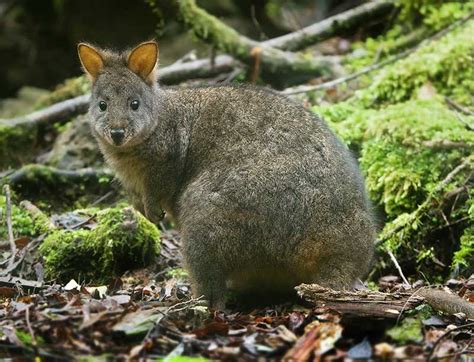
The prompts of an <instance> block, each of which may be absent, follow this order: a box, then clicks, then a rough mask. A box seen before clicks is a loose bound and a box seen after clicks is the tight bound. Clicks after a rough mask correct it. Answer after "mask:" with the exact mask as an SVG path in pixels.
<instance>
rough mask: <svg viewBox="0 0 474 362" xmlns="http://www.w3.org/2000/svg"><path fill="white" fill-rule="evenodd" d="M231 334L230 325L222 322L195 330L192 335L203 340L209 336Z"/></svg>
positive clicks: (212, 323) (211, 323) (215, 322)
mask: <svg viewBox="0 0 474 362" xmlns="http://www.w3.org/2000/svg"><path fill="white" fill-rule="evenodd" d="M228 332H229V325H228V324H227V323H224V322H220V321H212V322H210V323H208V324H206V325H205V326H204V327H202V328H198V329H195V330H194V331H193V332H192V333H193V334H194V335H196V337H198V338H201V337H204V336H207V335H209V334H220V335H221V336H226V335H227V333H228Z"/></svg>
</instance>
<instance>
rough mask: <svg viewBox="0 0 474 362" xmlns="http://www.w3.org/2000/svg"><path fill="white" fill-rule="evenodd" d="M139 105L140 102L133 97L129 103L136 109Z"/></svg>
mask: <svg viewBox="0 0 474 362" xmlns="http://www.w3.org/2000/svg"><path fill="white" fill-rule="evenodd" d="M139 105H140V102H139V101H137V100H136V99H135V100H134V101H132V102H131V103H130V108H131V109H133V110H134V111H136V110H137V109H138V106H139Z"/></svg>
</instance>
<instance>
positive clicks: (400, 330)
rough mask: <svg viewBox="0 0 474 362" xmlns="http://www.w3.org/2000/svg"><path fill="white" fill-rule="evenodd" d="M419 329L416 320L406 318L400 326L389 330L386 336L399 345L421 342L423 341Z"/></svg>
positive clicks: (419, 325) (418, 321)
mask: <svg viewBox="0 0 474 362" xmlns="http://www.w3.org/2000/svg"><path fill="white" fill-rule="evenodd" d="M421 327H422V325H421V321H420V320H419V319H418V318H406V319H404V320H403V321H402V323H401V324H400V325H397V326H395V327H392V328H390V329H389V330H388V331H387V332H386V334H387V335H388V336H389V337H390V338H392V339H393V340H394V341H395V342H397V343H399V344H407V343H410V342H421V341H422V340H423V333H422V331H421Z"/></svg>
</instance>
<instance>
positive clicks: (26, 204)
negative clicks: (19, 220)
mask: <svg viewBox="0 0 474 362" xmlns="http://www.w3.org/2000/svg"><path fill="white" fill-rule="evenodd" d="M20 206H21V207H22V208H24V209H25V210H26V211H28V213H29V214H30V215H31V217H32V218H33V219H36V220H44V221H46V222H47V225H45V226H47V227H48V229H50V230H53V229H56V225H54V223H53V222H52V221H51V220H50V219H49V217H47V216H46V214H45V213H44V212H43V211H41V210H40V209H39V208H38V207H37V206H36V205H34V204H33V203H32V202H31V201H28V200H23V201H22V202H20Z"/></svg>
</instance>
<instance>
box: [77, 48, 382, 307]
mask: <svg viewBox="0 0 474 362" xmlns="http://www.w3.org/2000/svg"><path fill="white" fill-rule="evenodd" d="M96 51H97V52H98V54H100V56H101V58H102V59H103V63H104V65H103V68H102V69H101V70H100V71H99V72H98V73H97V74H98V75H97V77H96V78H95V79H94V78H93V77H91V79H92V80H93V86H92V98H91V105H90V111H89V114H90V118H91V125H92V131H93V133H94V135H95V137H96V138H97V140H98V142H99V145H100V148H101V150H102V152H103V154H104V156H105V159H106V161H107V162H108V164H109V165H110V166H111V167H112V168H113V169H114V170H115V171H116V173H117V176H118V177H119V178H120V180H121V181H122V183H123V186H124V187H125V188H126V189H127V190H128V192H129V193H130V194H131V195H132V200H133V204H134V206H135V207H136V208H137V209H138V210H139V211H141V212H143V213H144V214H145V215H146V216H147V217H148V218H149V219H150V220H151V221H154V222H157V221H158V220H159V218H160V215H161V209H162V208H163V209H165V210H166V211H167V213H168V214H170V215H171V216H172V217H173V218H174V220H175V221H176V224H177V227H178V230H179V231H180V233H181V236H182V241H183V249H182V253H183V256H184V260H185V265H186V268H187V270H188V271H189V273H190V276H191V278H192V281H193V288H194V293H195V294H196V295H201V294H204V295H205V296H206V298H207V299H208V300H209V302H210V304H211V305H213V306H217V307H222V306H223V303H224V293H225V290H226V286H230V287H232V288H233V289H236V290H237V291H240V292H243V293H251V294H252V293H253V294H257V293H270V294H271V293H275V294H277V293H278V294H280V293H281V292H284V291H291V290H292V289H293V287H294V286H296V285H297V284H299V283H302V282H306V283H311V282H315V283H318V284H321V285H324V286H328V287H332V288H335V289H343V288H350V287H352V285H353V283H354V282H355V281H356V279H357V278H359V277H360V276H363V275H364V274H365V273H366V272H367V271H368V268H369V264H370V261H371V259H372V255H373V248H374V240H375V226H374V223H373V218H372V215H371V210H370V204H369V202H368V200H367V197H366V194H365V191H364V182H363V179H362V177H361V174H360V172H359V170H358V167H357V164H356V162H355V160H354V159H353V157H352V155H351V154H350V152H349V151H348V150H347V148H346V147H345V146H344V145H343V144H341V142H339V141H338V139H337V138H336V137H335V136H334V134H333V133H332V132H331V131H330V130H329V128H328V127H327V125H326V124H325V123H324V122H323V121H322V120H321V119H320V118H318V117H317V116H315V115H314V114H312V113H310V112H308V111H306V110H305V109H304V108H303V107H302V106H301V105H299V104H297V103H295V102H293V101H292V100H290V99H288V98H285V97H283V96H281V95H279V94H276V93H273V92H271V91H268V90H265V89H262V88H256V87H245V86H237V87H236V86H214V87H198V88H168V89H161V88H159V87H158V85H157V84H156V83H154V82H153V83H150V82H149V79H144V78H143V75H139V74H140V72H139V71H136V70H135V72H133V71H132V70H131V69H130V68H129V67H128V66H127V59H128V57H129V54H130V52H124V53H121V54H118V53H113V52H110V51H103V50H100V49H96ZM149 58H150V59H153V57H151V56H150V57H149ZM148 66H149V64H148ZM85 71H86V72H87V68H85ZM135 99H136V100H139V101H140V108H139V109H137V110H135V111H134V110H132V109H131V108H130V102H131V101H132V100H135ZM102 100H103V101H105V102H107V110H106V111H101V110H100V109H99V102H100V101H102ZM117 128H120V129H124V131H125V136H124V141H123V143H122V144H120V145H119V146H116V145H115V144H114V143H113V141H112V139H111V136H110V131H111V130H112V129H117Z"/></svg>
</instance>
